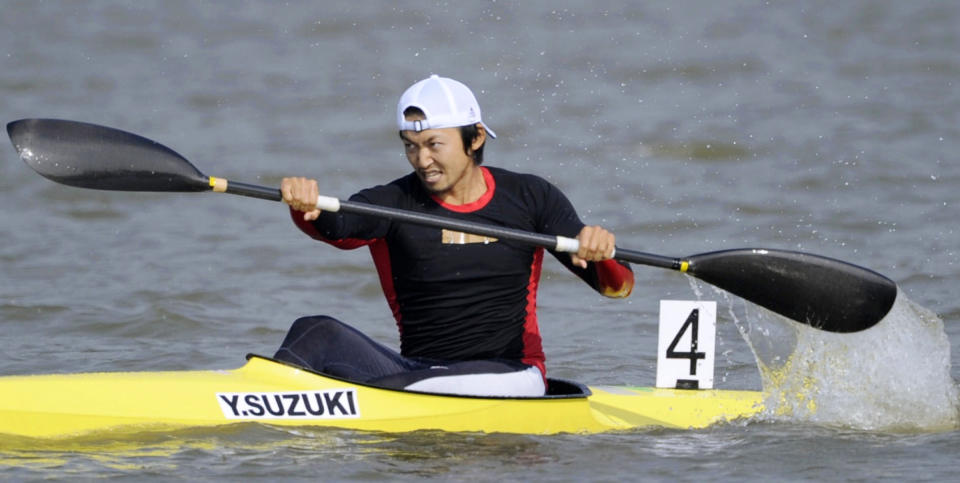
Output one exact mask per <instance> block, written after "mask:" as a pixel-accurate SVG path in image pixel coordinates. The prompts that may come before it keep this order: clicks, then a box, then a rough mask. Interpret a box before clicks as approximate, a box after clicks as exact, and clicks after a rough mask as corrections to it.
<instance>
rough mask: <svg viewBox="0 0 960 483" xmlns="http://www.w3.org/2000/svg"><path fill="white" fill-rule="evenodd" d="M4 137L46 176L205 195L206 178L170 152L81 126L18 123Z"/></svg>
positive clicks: (68, 182) (101, 185)
mask: <svg viewBox="0 0 960 483" xmlns="http://www.w3.org/2000/svg"><path fill="white" fill-rule="evenodd" d="M7 134H8V135H10V140H11V141H12V142H13V147H14V148H16V150H17V152H18V153H19V154H20V159H22V160H23V161H24V162H25V163H27V165H29V166H30V167H31V168H33V169H34V170H35V171H36V172H38V173H40V174H41V175H43V176H44V177H46V178H49V179H51V180H53V181H56V182H57V183H63V184H66V185H70V186H77V187H80V188H92V189H100V190H116V191H205V190H209V189H210V186H209V178H207V177H206V176H204V175H203V173H201V172H200V171H199V170H197V168H195V167H194V166H193V165H192V164H190V162H189V161H187V160H186V159H184V158H183V157H182V156H180V155H179V154H177V153H176V152H174V151H173V150H171V149H170V148H168V147H166V146H163V145H162V144H158V143H156V142H154V141H151V140H149V139H147V138H144V137H141V136H137V135H136V134H131V133H128V132H126V131H121V130H119V129H113V128H109V127H104V126H98V125H96V124H88V123H84V122H75V121H65V120H59V119H21V120H19V121H14V122H11V123H10V124H7Z"/></svg>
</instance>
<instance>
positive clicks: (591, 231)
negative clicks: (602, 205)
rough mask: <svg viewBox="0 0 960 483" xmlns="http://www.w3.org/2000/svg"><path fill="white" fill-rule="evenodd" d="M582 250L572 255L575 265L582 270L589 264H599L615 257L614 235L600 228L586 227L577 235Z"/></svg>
mask: <svg viewBox="0 0 960 483" xmlns="http://www.w3.org/2000/svg"><path fill="white" fill-rule="evenodd" d="M577 241H579V242H580V250H579V251H577V253H573V254H571V255H570V258H571V259H572V260H573V264H574V265H576V266H578V267H580V268H587V262H599V261H600V260H609V259H610V258H612V257H613V251H614V247H615V246H617V243H616V238H615V237H614V236H613V233H610V232H609V231H607V230H606V229H604V228H603V227H600V226H585V227H583V229H582V230H580V233H579V234H578V235H577Z"/></svg>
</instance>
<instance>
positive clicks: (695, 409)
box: [0, 355, 762, 438]
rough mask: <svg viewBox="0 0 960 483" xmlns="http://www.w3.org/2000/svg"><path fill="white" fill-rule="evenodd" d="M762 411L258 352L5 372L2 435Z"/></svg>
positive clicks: (745, 405) (602, 426)
mask: <svg viewBox="0 0 960 483" xmlns="http://www.w3.org/2000/svg"><path fill="white" fill-rule="evenodd" d="M761 410H762V396H761V393H760V392H757V391H730V390H677V389H656V388H647V387H620V386H617V387H611V386H593V387H587V386H584V385H582V384H578V383H573V382H568V381H560V380H551V382H550V390H549V393H548V395H547V396H544V397H526V398H489V397H470V396H447V395H438V394H426V393H417V392H410V391H398V390H392V389H382V388H377V387H371V386H366V385H362V384H357V383H352V382H347V381H343V380H340V379H336V378H331V377H328V376H325V375H322V374H318V373H316V372H312V371H310V370H307V369H303V368H300V367H295V366H292V365H288V364H285V363H282V362H278V361H274V360H272V359H269V358H265V357H260V356H255V355H251V356H249V357H248V360H247V363H246V364H245V365H243V366H242V367H240V368H237V369H232V370H202V371H167V372H116V373H89V374H56V375H30V376H5V377H0V434H10V435H18V436H28V437H39V438H51V437H55V438H56V437H70V436H75V435H79V434H84V433H91V432H110V431H128V432H136V431H155V430H167V429H176V428H185V427H202V426H220V425H225V424H236V423H244V422H246V423H250V422H257V423H264V424H271V425H281V426H326V427H335V428H349V429H357V430H371V431H387V432H405V431H416V430H443V431H471V432H503V433H523V434H554V433H596V432H604V431H616V430H627V429H632V428H641V427H663V428H684V429H686V428H704V427H707V426H710V425H712V424H716V423H720V422H724V421H731V420H736V419H741V418H747V417H750V416H752V415H754V414H756V413H758V412H759V411H761Z"/></svg>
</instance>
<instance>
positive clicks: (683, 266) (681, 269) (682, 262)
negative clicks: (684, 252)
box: [680, 260, 690, 272]
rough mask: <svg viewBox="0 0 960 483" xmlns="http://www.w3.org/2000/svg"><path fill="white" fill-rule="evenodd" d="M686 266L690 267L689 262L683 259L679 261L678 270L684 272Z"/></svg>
mask: <svg viewBox="0 0 960 483" xmlns="http://www.w3.org/2000/svg"><path fill="white" fill-rule="evenodd" d="M688 268H690V262H688V261H686V260H683V261H681V262H680V271H681V272H686V271H687V269H688Z"/></svg>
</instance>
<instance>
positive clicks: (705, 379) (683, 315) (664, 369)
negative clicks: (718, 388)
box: [657, 300, 717, 389]
mask: <svg viewBox="0 0 960 483" xmlns="http://www.w3.org/2000/svg"><path fill="white" fill-rule="evenodd" d="M716 337H717V303H716V302H715V301H703V300H661V301H660V334H659V343H658V344H657V387H664V388H677V389H711V388H713V361H714V349H715V347H716Z"/></svg>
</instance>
